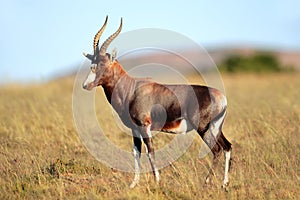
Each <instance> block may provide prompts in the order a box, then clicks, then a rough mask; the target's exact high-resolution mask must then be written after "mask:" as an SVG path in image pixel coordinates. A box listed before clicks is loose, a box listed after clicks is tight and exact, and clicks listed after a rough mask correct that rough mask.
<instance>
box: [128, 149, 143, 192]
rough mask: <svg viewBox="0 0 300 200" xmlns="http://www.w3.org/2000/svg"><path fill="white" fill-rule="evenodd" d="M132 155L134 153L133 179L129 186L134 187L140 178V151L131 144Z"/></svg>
mask: <svg viewBox="0 0 300 200" xmlns="http://www.w3.org/2000/svg"><path fill="white" fill-rule="evenodd" d="M133 155H134V179H133V181H132V183H131V184H130V188H134V187H135V186H136V184H138V182H139V180H140V157H141V153H140V152H139V151H138V149H137V147H136V146H133Z"/></svg>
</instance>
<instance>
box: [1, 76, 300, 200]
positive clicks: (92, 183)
mask: <svg viewBox="0 0 300 200" xmlns="http://www.w3.org/2000/svg"><path fill="white" fill-rule="evenodd" d="M223 78H224V83H225V87H226V91H227V96H228V102H229V108H228V115H227V120H226V122H225V125H224V132H225V134H226V135H227V137H228V138H229V139H230V141H232V143H233V154H232V155H233V165H232V169H231V171H230V187H229V191H227V192H225V191H223V190H222V189H221V188H220V186H221V181H222V176H223V164H222V165H221V163H220V165H219V166H218V169H217V171H216V177H215V178H214V179H213V182H212V183H211V184H210V185H209V186H207V187H203V182H204V178H205V175H206V174H207V167H208V165H209V164H210V157H207V158H206V159H204V160H200V159H198V154H199V148H200V145H201V144H202V142H201V140H200V139H199V138H197V139H196V140H195V141H194V142H193V144H192V146H191V147H190V148H189V150H188V151H187V152H186V153H185V154H184V156H182V157H181V158H180V159H179V160H178V161H176V162H175V163H173V165H171V166H168V167H166V168H164V169H162V170H161V179H162V181H161V183H160V185H159V186H157V185H156V184H155V183H154V181H153V177H152V174H143V175H142V177H141V181H140V184H139V185H138V186H137V187H136V188H135V189H133V190H131V189H129V184H130V182H131V180H132V178H133V174H129V173H124V172H119V171H115V170H112V169H110V168H108V167H106V166H105V165H103V164H101V163H99V162H97V161H96V160H95V159H94V158H93V157H92V156H91V155H90V154H89V153H88V151H87V150H86V149H85V148H84V146H83V145H82V143H81V142H80V140H79V138H78V135H77V133H76V130H75V127H74V124H73V116H72V86H73V79H71V78H69V79H65V80H59V81H55V82H51V83H47V84H44V85H33V86H28V87H21V86H6V87H3V88H1V89H0V161H1V162H0V173H1V174H0V185H1V187H0V199H49V198H50V199H107V198H110V199H274V198H279V199H297V198H299V196H300V167H299V166H300V140H299V136H300V133H299V131H300V130H299V127H300V103H299V99H300V92H299V88H300V75H299V74H273V75H259V76H258V75H242V74H237V75H224V76H223ZM100 96H101V95H100ZM96 99H97V103H99V105H100V107H101V109H104V110H102V112H104V111H105V112H108V113H110V111H109V109H110V108H109V107H107V104H106V102H105V101H100V99H101V97H99V98H98V97H97V98H96ZM101 109H99V108H98V107H97V110H98V112H101ZM108 117H109V116H108ZM106 126H107V128H111V132H113V131H114V130H118V129H117V128H116V127H115V125H114V124H113V122H110V123H107V125H106ZM118 134H119V135H118ZM118 134H111V135H110V136H108V137H109V138H110V139H111V140H112V141H113V142H115V143H118V144H120V143H121V144H120V145H121V146H122V148H124V149H126V150H130V149H131V147H132V140H131V138H130V137H129V136H124V135H123V136H122V135H120V133H118ZM119 137H122V140H119V139H120V138H119ZM169 137H170V136H163V135H162V134H159V135H158V136H157V137H154V143H155V144H157V145H161V141H165V140H168V139H170V138H169ZM221 162H222V163H223V158H222V159H221Z"/></svg>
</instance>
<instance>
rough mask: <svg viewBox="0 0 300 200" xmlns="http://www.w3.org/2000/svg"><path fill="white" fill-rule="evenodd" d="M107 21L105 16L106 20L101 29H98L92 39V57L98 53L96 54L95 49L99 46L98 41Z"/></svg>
mask: <svg viewBox="0 0 300 200" xmlns="http://www.w3.org/2000/svg"><path fill="white" fill-rule="evenodd" d="M107 19H108V16H107V15H106V19H105V22H104V24H103V25H102V27H101V28H100V29H99V31H98V32H97V33H96V35H95V37H94V55H96V54H97V53H98V52H97V48H98V44H99V39H100V37H101V35H102V33H103V31H104V29H105V27H106V24H107Z"/></svg>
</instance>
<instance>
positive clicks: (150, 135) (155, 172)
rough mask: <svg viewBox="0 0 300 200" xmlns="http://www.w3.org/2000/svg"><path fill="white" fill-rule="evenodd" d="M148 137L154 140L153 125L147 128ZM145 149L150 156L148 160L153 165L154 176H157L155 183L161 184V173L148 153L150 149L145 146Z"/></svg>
mask: <svg viewBox="0 0 300 200" xmlns="http://www.w3.org/2000/svg"><path fill="white" fill-rule="evenodd" d="M147 135H148V137H149V138H152V133H151V125H149V126H148V127H147ZM145 147H146V148H145V149H146V152H147V155H148V158H149V161H150V164H151V167H152V170H153V173H154V176H155V181H156V183H158V182H159V172H158V170H157V169H156V167H155V164H154V158H153V157H152V156H151V155H150V154H149V151H148V148H147V146H146V145H145Z"/></svg>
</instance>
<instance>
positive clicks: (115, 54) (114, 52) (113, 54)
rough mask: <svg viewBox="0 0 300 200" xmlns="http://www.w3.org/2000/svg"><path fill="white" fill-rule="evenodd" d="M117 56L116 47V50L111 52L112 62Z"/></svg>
mask: <svg viewBox="0 0 300 200" xmlns="http://www.w3.org/2000/svg"><path fill="white" fill-rule="evenodd" d="M116 57H117V48H114V50H113V51H112V53H111V62H113V61H114V60H115V59H116Z"/></svg>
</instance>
